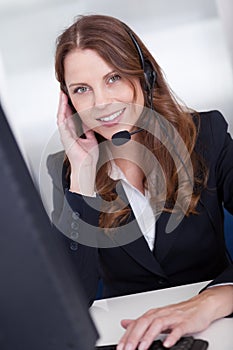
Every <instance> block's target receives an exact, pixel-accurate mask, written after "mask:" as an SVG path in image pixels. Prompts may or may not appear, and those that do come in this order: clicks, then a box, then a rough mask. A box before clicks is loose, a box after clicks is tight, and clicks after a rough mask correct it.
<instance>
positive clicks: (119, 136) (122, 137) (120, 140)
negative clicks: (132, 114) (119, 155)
mask: <svg viewBox="0 0 233 350" xmlns="http://www.w3.org/2000/svg"><path fill="white" fill-rule="evenodd" d="M143 130H144V129H143V128H140V129H138V130H135V131H132V132H129V131H127V130H123V131H119V132H117V133H116V134H113V135H112V143H113V144H114V146H121V145H124V144H125V143H126V142H128V141H129V140H130V139H131V135H134V134H137V133H138V132H140V131H143Z"/></svg>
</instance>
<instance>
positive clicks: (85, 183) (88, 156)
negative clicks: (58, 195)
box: [57, 91, 99, 196]
mask: <svg viewBox="0 0 233 350" xmlns="http://www.w3.org/2000/svg"><path fill="white" fill-rule="evenodd" d="M74 118H77V116H76V115H75V114H73V112H72V109H71V108H70V106H69V104H68V97H67V95H66V94H65V93H64V92H62V91H61V92H60V99H59V106H58V113H57V125H58V128H59V132H60V137H61V141H62V144H63V146H64V149H65V152H66V155H67V157H68V159H69V162H70V165H71V175H70V191H72V192H76V193H80V194H83V195H86V196H92V195H93V194H94V189H95V177H96V164H97V161H98V157H99V147H98V142H97V140H96V138H95V135H94V132H93V131H92V130H89V129H88V128H87V127H86V125H85V124H83V131H84V133H85V135H86V138H85V139H84V138H80V137H78V135H77V132H76V127H75V119H74Z"/></svg>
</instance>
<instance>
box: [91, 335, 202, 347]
mask: <svg viewBox="0 0 233 350" xmlns="http://www.w3.org/2000/svg"><path fill="white" fill-rule="evenodd" d="M208 345H209V344H208V342H207V341H206V340H203V339H195V338H193V337H191V336H190V337H182V338H180V340H178V342H177V343H176V344H175V345H173V346H172V347H171V348H165V347H164V346H163V343H162V341H161V340H159V339H158V340H155V341H154V342H153V343H152V344H151V346H150V347H149V349H148V350H168V349H169V350H206V349H207V348H208ZM116 347H117V345H102V346H96V350H116Z"/></svg>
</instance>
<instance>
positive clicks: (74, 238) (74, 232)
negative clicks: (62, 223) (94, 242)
mask: <svg viewBox="0 0 233 350" xmlns="http://www.w3.org/2000/svg"><path fill="white" fill-rule="evenodd" d="M78 236H79V233H78V231H72V232H71V234H70V238H71V239H73V240H76V239H78ZM75 243H77V242H75Z"/></svg>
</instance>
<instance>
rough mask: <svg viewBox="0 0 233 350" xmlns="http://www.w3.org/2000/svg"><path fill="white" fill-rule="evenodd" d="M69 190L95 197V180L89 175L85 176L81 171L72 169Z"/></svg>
mask: <svg viewBox="0 0 233 350" xmlns="http://www.w3.org/2000/svg"><path fill="white" fill-rule="evenodd" d="M69 190H70V191H71V192H74V193H78V194H81V195H84V196H89V197H93V196H94V195H95V190H94V181H92V179H90V178H89V176H85V174H83V172H81V171H72V172H71V174H70V189H69Z"/></svg>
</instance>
